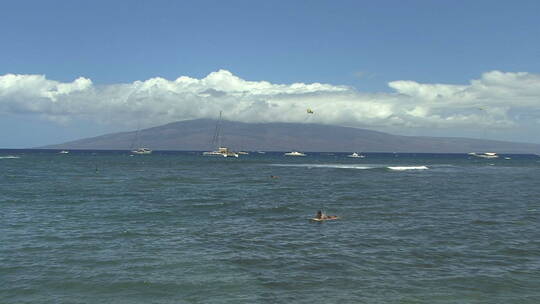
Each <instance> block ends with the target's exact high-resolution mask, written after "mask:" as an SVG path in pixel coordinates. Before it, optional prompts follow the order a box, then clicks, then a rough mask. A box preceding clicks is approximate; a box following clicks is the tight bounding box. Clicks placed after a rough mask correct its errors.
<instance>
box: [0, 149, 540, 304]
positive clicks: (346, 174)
mask: <svg viewBox="0 0 540 304" xmlns="http://www.w3.org/2000/svg"><path fill="white" fill-rule="evenodd" d="M505 156H507V157H509V158H510V159H505V158H503V157H501V158H499V159H480V158H474V157H471V156H468V155H459V154H454V155H443V154H367V157H366V158H363V159H351V158H347V157H345V154H344V153H335V154H328V153H308V155H307V156H306V157H300V158H294V157H293V158H291V157H284V156H283V155H282V153H266V154H258V153H251V154H250V155H247V156H241V157H240V158H238V159H230V158H214V157H203V156H201V155H200V153H198V152H161V153H160V152H155V153H154V154H152V155H140V156H130V155H129V154H128V153H127V152H103V151H93V152H92V151H86V152H81V151H79V152H77V151H74V152H71V153H70V154H58V153H56V152H46V151H31V150H26V151H25V150H17V151H15V150H0V303H315V302H317V303H319V302H322V303H540V188H539V181H540V157H538V156H534V155H505ZM271 176H275V177H276V178H271ZM317 210H323V211H324V212H326V213H327V214H331V215H338V216H340V217H341V219H340V220H337V221H327V222H323V223H316V222H311V221H310V220H309V219H310V218H311V217H313V216H314V215H315V213H316V212H317Z"/></svg>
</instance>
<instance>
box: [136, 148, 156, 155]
mask: <svg viewBox="0 0 540 304" xmlns="http://www.w3.org/2000/svg"><path fill="white" fill-rule="evenodd" d="M131 153H133V154H138V155H145V154H152V150H150V149H148V148H138V149H137V150H133V151H131Z"/></svg>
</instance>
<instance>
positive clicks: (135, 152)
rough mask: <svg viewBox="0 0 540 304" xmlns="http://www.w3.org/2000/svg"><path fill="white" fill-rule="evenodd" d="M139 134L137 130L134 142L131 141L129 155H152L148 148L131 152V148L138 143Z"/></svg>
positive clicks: (138, 129)
mask: <svg viewBox="0 0 540 304" xmlns="http://www.w3.org/2000/svg"><path fill="white" fill-rule="evenodd" d="M139 133H140V128H137V133H135V140H134V141H133V143H132V144H131V148H130V150H131V153H133V154H138V155H148V154H152V150H150V149H148V148H144V147H140V148H137V149H135V150H133V146H134V145H135V144H136V143H137V144H138V142H139Z"/></svg>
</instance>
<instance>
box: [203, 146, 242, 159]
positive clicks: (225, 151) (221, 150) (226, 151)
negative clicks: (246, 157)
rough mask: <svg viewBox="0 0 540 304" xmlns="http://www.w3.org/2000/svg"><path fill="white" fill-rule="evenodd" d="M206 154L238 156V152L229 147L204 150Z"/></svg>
mask: <svg viewBox="0 0 540 304" xmlns="http://www.w3.org/2000/svg"><path fill="white" fill-rule="evenodd" d="M203 155H204V156H223V157H238V153H236V152H232V151H229V149H228V148H225V147H219V148H218V150H217V151H209V152H203Z"/></svg>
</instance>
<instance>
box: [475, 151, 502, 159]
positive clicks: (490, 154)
mask: <svg viewBox="0 0 540 304" xmlns="http://www.w3.org/2000/svg"><path fill="white" fill-rule="evenodd" d="M469 155H472V156H476V157H481V158H498V157H499V155H497V153H495V152H485V153H476V152H471V153H469Z"/></svg>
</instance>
